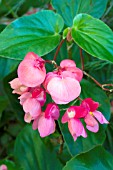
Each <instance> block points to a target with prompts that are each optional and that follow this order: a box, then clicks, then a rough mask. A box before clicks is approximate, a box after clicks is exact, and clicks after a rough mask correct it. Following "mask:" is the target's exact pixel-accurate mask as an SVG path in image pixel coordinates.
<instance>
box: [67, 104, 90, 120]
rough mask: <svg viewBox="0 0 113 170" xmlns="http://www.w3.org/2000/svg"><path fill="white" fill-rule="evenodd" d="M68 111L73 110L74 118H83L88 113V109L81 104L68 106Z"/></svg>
mask: <svg viewBox="0 0 113 170" xmlns="http://www.w3.org/2000/svg"><path fill="white" fill-rule="evenodd" d="M67 111H68V112H71V111H75V116H74V117H75V118H76V119H79V118H84V117H85V116H86V115H87V114H88V110H87V109H86V108H84V107H82V106H70V107H69V108H68V110H67Z"/></svg>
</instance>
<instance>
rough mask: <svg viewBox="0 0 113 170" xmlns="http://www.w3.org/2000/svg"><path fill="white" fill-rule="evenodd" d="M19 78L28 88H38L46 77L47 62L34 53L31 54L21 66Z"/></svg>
mask: <svg viewBox="0 0 113 170" xmlns="http://www.w3.org/2000/svg"><path fill="white" fill-rule="evenodd" d="M18 77H19V80H20V81H21V83H22V84H24V85H25V86H27V87H36V86H38V85H40V84H41V83H43V81H44V79H45V77H46V69H45V61H44V60H43V59H42V58H41V57H39V56H38V55H37V54H35V53H33V52H29V53H28V54H27V55H26V56H25V58H24V60H23V61H22V62H21V63H20V64H19V67H18Z"/></svg>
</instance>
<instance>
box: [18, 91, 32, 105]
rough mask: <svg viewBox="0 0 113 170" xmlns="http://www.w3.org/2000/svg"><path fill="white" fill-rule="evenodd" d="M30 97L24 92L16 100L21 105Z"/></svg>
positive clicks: (28, 93)
mask: <svg viewBox="0 0 113 170" xmlns="http://www.w3.org/2000/svg"><path fill="white" fill-rule="evenodd" d="M31 96H32V95H31V93H30V92H25V93H23V94H22V95H21V96H20V97H18V99H20V104H21V105H23V103H24V102H25V101H26V100H27V99H28V98H30V97H31Z"/></svg>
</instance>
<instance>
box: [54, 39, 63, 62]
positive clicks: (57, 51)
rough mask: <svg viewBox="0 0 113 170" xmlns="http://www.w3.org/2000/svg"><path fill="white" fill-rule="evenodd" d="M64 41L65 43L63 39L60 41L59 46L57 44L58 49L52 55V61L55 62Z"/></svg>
mask: <svg viewBox="0 0 113 170" xmlns="http://www.w3.org/2000/svg"><path fill="white" fill-rule="evenodd" d="M64 41H65V39H63V40H61V42H60V44H59V46H58V48H57V50H56V53H55V55H54V58H53V60H54V61H56V58H57V55H58V53H59V51H60V48H61V46H62V44H63V43H64Z"/></svg>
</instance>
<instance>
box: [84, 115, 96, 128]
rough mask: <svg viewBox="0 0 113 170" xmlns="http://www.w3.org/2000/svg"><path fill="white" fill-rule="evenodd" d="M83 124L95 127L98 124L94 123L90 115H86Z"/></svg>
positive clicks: (94, 120)
mask: <svg viewBox="0 0 113 170" xmlns="http://www.w3.org/2000/svg"><path fill="white" fill-rule="evenodd" d="M84 121H85V123H86V124H87V125H88V126H92V127H93V126H95V125H96V124H98V122H97V121H96V119H95V118H94V117H93V116H92V115H90V114H87V115H86V117H85V119H84Z"/></svg>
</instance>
